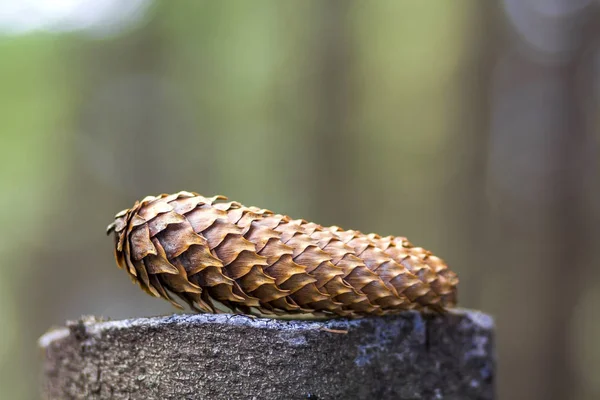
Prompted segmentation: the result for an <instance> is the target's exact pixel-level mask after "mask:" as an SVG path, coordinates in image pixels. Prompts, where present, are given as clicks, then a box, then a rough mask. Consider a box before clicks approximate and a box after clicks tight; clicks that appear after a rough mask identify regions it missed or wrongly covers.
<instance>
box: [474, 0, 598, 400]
mask: <svg viewBox="0 0 600 400" xmlns="http://www.w3.org/2000/svg"><path fill="white" fill-rule="evenodd" d="M586 11H587V10H586ZM587 17H590V15H585V14H584V13H581V12H579V13H573V14H571V15H569V18H570V19H571V20H568V21H565V20H564V19H557V20H556V22H554V23H556V24H561V23H563V24H564V26H562V27H559V28H558V29H562V30H563V32H566V31H565V29H566V27H567V26H581V25H582V24H584V22H585V21H586V20H587ZM596 18H597V16H596ZM581 33H583V34H581ZM568 35H569V36H567V40H568V41H569V42H567V43H570V50H569V52H567V53H566V54H563V57H564V56H566V58H563V59H562V60H561V59H560V58H559V59H558V61H557V60H554V61H551V60H549V59H545V58H544V56H541V57H537V58H536V57H534V56H532V54H533V52H523V51H520V50H519V48H520V47H521V46H522V45H523V44H522V43H512V45H511V46H509V47H508V48H507V50H506V51H505V52H504V53H503V56H502V58H501V61H500V63H499V65H498V67H497V69H496V81H495V84H496V85H495V96H494V108H493V112H494V123H493V129H492V132H493V137H492V140H491V146H490V149H491V154H490V169H489V175H488V176H489V179H490V182H489V185H490V186H489V187H490V194H491V196H490V199H491V200H492V204H493V214H492V216H493V223H492V225H493V226H494V227H495V228H494V230H493V231H492V243H493V245H492V246H490V249H493V250H492V251H491V253H490V256H491V257H490V262H491V263H492V264H491V265H492V266H493V270H489V280H488V282H487V285H486V286H485V287H486V289H487V291H486V293H484V303H486V299H490V301H489V304H490V305H491V307H490V308H491V311H492V312H494V313H495V314H496V315H497V322H498V326H499V329H498V337H499V352H500V354H501V357H500V365H501V368H502V370H503V371H504V373H503V374H501V376H500V383H499V388H500V393H499V395H500V398H528V399H557V400H559V399H567V398H572V395H573V393H574V392H576V391H577V384H578V382H577V379H576V378H575V374H574V371H573V370H572V363H571V362H570V360H569V358H568V349H569V334H570V329H571V326H572V322H573V321H572V313H573V310H574V308H575V306H576V305H577V303H578V301H579V298H580V295H581V288H582V286H581V283H582V282H581V278H582V272H583V270H584V268H586V266H587V265H589V263H591V262H592V260H591V258H590V257H591V251H590V246H589V244H590V241H589V237H590V234H591V232H592V230H591V228H590V226H589V222H588V216H589V215H590V213H591V211H592V210H591V209H590V208H589V205H586V202H585V197H586V196H587V195H588V194H589V193H591V191H590V188H589V187H586V186H587V185H586V184H585V182H590V179H589V178H590V173H592V174H595V172H594V169H593V166H592V165H591V163H593V162H594V158H595V155H594V154H593V153H594V152H595V151H596V150H595V148H594V145H593V142H592V140H593V135H592V134H591V132H590V131H589V126H586V116H585V115H584V110H586V109H589V107H588V106H586V105H585V104H583V103H582V102H587V101H588V100H587V99H589V97H585V96H583V95H582V90H585V86H586V85H587V82H589V81H590V80H591V79H592V76H591V75H590V71H589V69H587V68H583V67H584V65H586V64H589V63H590V58H589V57H590V55H589V51H588V47H589V46H588V43H586V42H587V40H588V39H589V38H590V35H589V32H586V30H582V31H581V32H580V31H577V30H575V31H573V32H568ZM547 39H548V40H551V39H552V38H547ZM550 43H551V42H550ZM492 298H493V299H494V300H491V299H492ZM497 299H504V301H502V302H498V301H497Z"/></svg>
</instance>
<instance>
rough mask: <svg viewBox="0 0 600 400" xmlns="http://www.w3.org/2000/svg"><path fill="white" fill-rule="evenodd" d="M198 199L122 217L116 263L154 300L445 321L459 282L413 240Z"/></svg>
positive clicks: (151, 202)
mask: <svg viewBox="0 0 600 400" xmlns="http://www.w3.org/2000/svg"><path fill="white" fill-rule="evenodd" d="M224 200H227V199H226V198H225V197H222V196H216V197H212V198H205V197H202V196H200V195H198V194H196V193H190V192H180V193H177V194H172V195H165V194H163V195H160V196H158V197H153V196H149V197H146V198H145V199H144V200H142V201H141V202H136V203H135V204H134V206H133V208H131V209H128V210H123V211H121V212H120V213H118V214H117V215H116V216H115V221H114V222H113V223H112V224H111V225H110V226H109V227H108V233H109V234H110V233H111V232H114V233H115V243H116V244H115V258H116V260H117V264H118V265H119V267H121V268H123V269H125V270H126V271H127V272H128V273H129V276H130V277H131V279H132V280H133V281H134V282H137V283H138V284H139V285H140V287H141V288H142V289H143V290H145V291H146V292H147V293H149V294H151V295H153V296H156V297H162V298H164V299H166V300H168V301H170V302H171V303H172V304H173V305H175V306H176V307H178V308H181V305H180V304H179V303H177V302H176V301H175V300H174V299H173V297H172V294H174V295H176V296H178V297H179V298H181V299H183V300H184V301H185V302H186V303H188V304H189V305H190V307H192V308H193V309H195V310H197V311H199V312H209V313H215V312H221V311H233V312H243V313H248V314H250V313H253V312H256V311H258V312H259V313H261V314H268V315H274V316H285V315H289V314H309V315H312V316H315V317H327V316H348V317H360V316H365V315H385V314H391V313H397V312H399V311H402V310H410V309H417V310H435V311H438V312H443V311H444V310H445V308H448V307H453V306H455V303H456V285H457V284H458V278H457V277H456V274H454V273H453V272H452V271H450V270H449V269H448V267H447V266H446V264H445V263H444V262H443V261H442V260H441V259H439V258H437V257H435V256H434V255H432V254H431V253H430V252H428V251H427V250H424V249H422V248H419V247H414V246H412V245H411V244H410V243H409V242H408V241H407V240H406V238H402V237H392V236H388V237H381V236H379V235H375V234H370V235H365V234H362V233H360V232H358V231H344V230H342V229H340V228H339V227H328V228H325V227H322V226H320V225H317V224H314V223H310V222H307V221H305V220H301V219H300V220H293V219H291V218H289V217H287V216H284V215H280V214H275V213H273V212H271V211H269V210H264V209H259V208H256V207H245V206H243V205H241V204H240V203H237V202H224Z"/></svg>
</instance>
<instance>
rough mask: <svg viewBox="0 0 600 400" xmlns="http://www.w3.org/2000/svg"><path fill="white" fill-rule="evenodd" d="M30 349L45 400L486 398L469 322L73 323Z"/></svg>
mask: <svg viewBox="0 0 600 400" xmlns="http://www.w3.org/2000/svg"><path fill="white" fill-rule="evenodd" d="M332 329H333V330H347V333H346V334H344V333H337V332H332V331H331V330H332ZM40 346H41V347H42V348H43V349H44V354H45V359H44V380H43V387H42V392H43V394H44V396H45V397H46V398H47V399H286V400H287V399H378V400H383V399H461V400H466V399H486V400H487V399H493V398H494V391H493V386H494V385H493V383H494V368H495V367H494V348H493V321H492V319H491V318H490V317H489V316H487V315H485V314H481V313H479V312H474V311H464V310H458V311H453V312H451V313H449V314H447V315H443V316H422V315H420V314H418V313H415V312H407V313H404V314H400V315H397V316H391V317H385V318H364V319H358V320H343V319H341V320H332V321H326V322H315V321H281V320H271V319H262V318H254V319H253V318H250V317H247V316H242V315H224V314H223V315H206V314H204V315H201V314H196V315H174V316H169V317H155V318H141V319H132V320H125V321H107V322H102V321H97V320H95V319H93V318H84V319H82V320H79V321H76V322H72V323H69V324H68V327H67V328H61V329H57V330H53V331H51V332H48V333H47V334H45V335H44V336H42V338H41V339H40Z"/></svg>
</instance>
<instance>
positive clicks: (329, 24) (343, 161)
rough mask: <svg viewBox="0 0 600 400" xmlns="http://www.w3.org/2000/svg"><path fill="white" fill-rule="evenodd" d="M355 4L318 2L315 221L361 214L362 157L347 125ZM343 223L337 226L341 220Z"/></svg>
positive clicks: (314, 96) (315, 31) (314, 43)
mask: <svg viewBox="0 0 600 400" xmlns="http://www.w3.org/2000/svg"><path fill="white" fill-rule="evenodd" d="M353 4H354V2H353V1H348V0H332V1H325V2H317V3H315V6H314V7H313V8H314V15H313V18H312V20H313V21H314V29H313V33H312V35H313V37H312V46H313V49H312V50H313V51H312V54H311V55H312V59H313V62H314V63H315V67H314V68H315V74H314V76H310V82H309V85H310V86H311V88H312V99H311V100H310V102H311V103H312V104H311V105H309V107H308V108H309V109H311V108H312V109H313V112H314V118H315V120H314V124H315V125H314V131H313V132H312V135H310V139H309V140H310V141H311V143H310V145H309V148H310V149H312V150H313V151H314V154H313V155H312V165H311V169H312V174H311V175H312V176H311V178H312V183H313V185H311V186H312V187H311V188H310V189H309V190H311V191H312V192H313V193H314V195H313V197H312V208H313V210H314V211H315V215H316V216H315V220H316V221H320V222H321V223H323V224H326V225H334V224H343V223H347V221H349V219H350V218H351V215H352V214H353V213H354V212H355V210H356V202H355V201H354V199H355V196H356V194H357V193H356V192H357V191H358V190H359V188H357V187H353V186H352V184H351V183H352V181H353V180H352V179H351V177H350V176H349V174H352V171H353V169H354V165H353V161H354V160H355V158H356V151H357V149H356V140H355V137H354V132H353V131H352V130H349V129H348V128H349V126H348V124H347V121H348V117H349V114H350V113H351V107H352V106H353V105H355V104H353V103H352V102H353V101H354V98H353V97H352V96H351V90H352V88H351V86H350V84H349V83H350V79H349V73H350V71H349V67H350V65H352V61H353V54H352V49H353V46H352V43H351V42H352V40H353V35H352V32H351V30H350V27H349V26H348V11H349V10H350V9H351V7H352V6H353ZM336 221H337V222H336Z"/></svg>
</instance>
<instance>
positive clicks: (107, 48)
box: [0, 0, 600, 400]
mask: <svg viewBox="0 0 600 400" xmlns="http://www.w3.org/2000/svg"><path fill="white" fill-rule="evenodd" d="M599 8H600V2H598V1H596V0H554V1H536V0H503V1H482V0H453V1H444V0H437V1H434V0H431V1H418V0H414V1H413V0H379V1H373V2H367V1H358V0H356V1H352V0H340V1H337V0H328V1H323V0H321V1H311V0H294V1H277V0H272V1H269V0H255V1H243V0H240V1H233V0H232V1H223V2H219V1H200V0H198V1H183V0H182V1H169V0H163V1H158V0H157V1H150V0H131V1H127V2H122V1H118V0H65V1H60V2H54V1H50V0H48V1H43V0H29V1H23V2H19V1H0V123H1V126H0V179H1V182H2V196H1V198H0V226H1V227H2V228H1V233H0V239H1V240H0V259H1V260H2V261H1V262H0V321H1V323H0V398H1V399H10V400H12V399H34V398H36V397H37V396H38V395H37V387H36V385H37V377H38V370H39V359H40V357H41V354H40V351H39V350H38V349H37V348H36V340H37V338H38V337H39V336H40V335H41V334H42V333H44V331H45V330H47V329H48V328H49V327H50V326H52V325H61V324H63V323H64V321H65V320H67V319H75V318H77V317H79V316H80V315H82V314H96V315H104V316H108V317H112V318H126V317H134V316H148V315H157V314H167V313H171V312H173V309H172V308H171V307H170V305H169V304H168V303H166V302H164V301H162V300H158V299H153V298H151V297H149V296H147V295H146V294H144V293H142V291H141V290H139V289H138V288H136V287H134V286H132V285H131V282H130V281H129V279H128V278H127V276H126V274H125V273H124V272H123V271H120V270H118V269H117V267H116V265H115V263H114V260H113V254H112V239H110V238H108V237H106V236H105V232H104V229H105V227H106V225H108V224H109V223H110V222H111V220H112V218H113V215H114V214H115V213H116V212H117V211H119V210H121V209H123V208H126V207H129V206H130V205H131V204H132V203H133V202H134V200H136V199H140V198H142V197H144V196H146V195H148V194H158V193H163V192H174V191H179V190H191V191H197V192H200V193H202V194H205V195H213V194H217V193H219V194H225V195H227V196H229V197H230V198H231V199H234V200H238V201H240V202H242V203H244V204H247V205H258V206H260V207H265V208H270V209H272V210H275V211H278V212H281V213H287V214H289V215H291V216H294V217H298V218H299V217H302V218H305V219H308V220H312V221H316V222H319V223H321V224H327V225H330V224H337V225H341V226H343V227H347V228H354V229H360V230H362V231H364V232H378V233H380V234H385V235H387V234H397V235H405V236H408V238H409V239H410V240H411V241H412V242H413V243H416V244H418V245H422V246H424V247H426V248H428V249H432V250H434V252H435V253H436V254H438V255H440V256H442V257H443V258H444V259H446V260H447V261H448V262H449V263H450V265H451V266H452V267H453V268H454V269H455V270H456V271H457V272H458V273H459V274H460V277H461V285H460V301H461V304H462V306H464V307H472V308H478V309H482V310H485V311H486V312H489V313H491V314H493V315H494V317H495V318H496V323H497V335H498V336H497V346H498V356H499V375H498V379H497V384H498V392H499V398H500V399H507V400H508V399H516V400H519V399H528V400H538V399H539V400H548V399H556V400H564V399H581V400H588V399H589V400H592V399H598V398H600V373H599V371H600V342H599V341H598V338H600V318H599V317H600V312H599V307H600V270H599V268H598V266H599V262H600V246H598V243H599V240H600V176H599V175H600V174H599V170H600V168H599V165H598V152H599V149H600V118H599V115H600V113H599V112H598V111H599V105H600V79H599V78H600V12H599Z"/></svg>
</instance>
